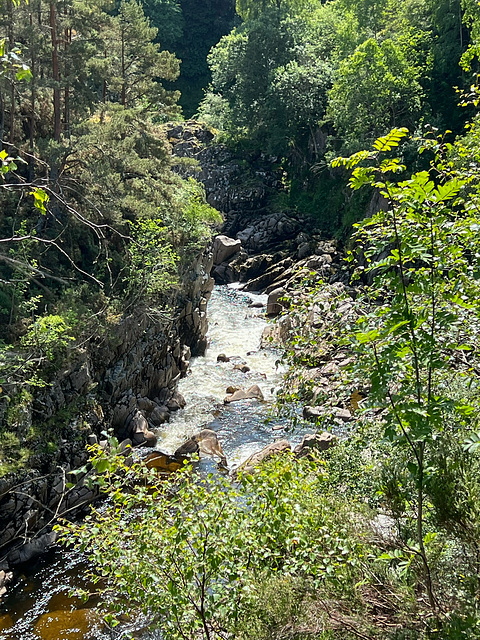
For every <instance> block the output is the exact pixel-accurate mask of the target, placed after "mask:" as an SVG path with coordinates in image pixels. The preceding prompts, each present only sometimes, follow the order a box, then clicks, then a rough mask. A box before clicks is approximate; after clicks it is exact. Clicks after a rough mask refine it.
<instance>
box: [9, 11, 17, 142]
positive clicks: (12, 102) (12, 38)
mask: <svg viewBox="0 0 480 640" xmlns="http://www.w3.org/2000/svg"><path fill="white" fill-rule="evenodd" d="M7 12H8V28H7V31H8V49H9V51H12V50H13V48H14V47H15V35H14V27H13V0H7ZM9 127H10V130H9V135H8V141H9V142H10V144H13V143H14V140H15V78H14V76H13V75H12V77H11V78H10V119H9Z"/></svg>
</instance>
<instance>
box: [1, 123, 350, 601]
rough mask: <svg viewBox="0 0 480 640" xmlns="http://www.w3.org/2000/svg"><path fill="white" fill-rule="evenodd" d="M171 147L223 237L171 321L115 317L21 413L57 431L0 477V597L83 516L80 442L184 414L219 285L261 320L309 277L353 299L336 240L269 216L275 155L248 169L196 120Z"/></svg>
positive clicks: (274, 335)
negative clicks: (192, 362) (233, 289)
mask: <svg viewBox="0 0 480 640" xmlns="http://www.w3.org/2000/svg"><path fill="white" fill-rule="evenodd" d="M168 139H169V142H170V144H171V146H172V154H173V156H174V158H175V159H176V160H175V162H177V171H178V172H179V173H181V175H182V176H183V177H188V176H189V175H191V176H194V177H195V178H196V179H197V180H199V181H200V182H202V183H203V185H204V187H205V192H206V197H207V200H208V202H209V203H210V204H211V205H213V206H214V207H215V208H217V209H218V210H219V211H221V212H222V215H223V217H224V222H223V225H222V228H221V230H220V231H221V233H220V235H218V236H216V237H215V239H214V241H213V245H212V247H211V248H210V250H207V251H206V252H204V253H200V254H199V255H198V256H197V258H196V260H195V262H194V263H193V264H192V265H191V268H190V269H189V270H188V272H187V273H186V275H185V277H184V288H183V290H182V292H181V293H180V294H179V295H178V296H177V299H176V300H175V303H174V305H173V310H172V312H171V313H170V316H169V317H163V316H162V315H160V314H156V313H155V312H151V311H150V310H148V309H142V308H139V309H135V310H134V311H133V312H132V313H128V314H124V315H123V316H122V317H119V318H114V319H112V321H111V325H110V327H109V331H108V333H106V334H105V335H103V336H94V337H92V339H91V340H90V341H89V342H88V343H86V344H85V346H84V348H83V349H81V350H79V351H77V352H76V353H75V358H74V359H72V361H71V362H70V363H69V365H68V367H66V368H64V369H63V370H62V371H61V372H60V373H59V374H58V375H57V376H56V378H55V380H54V382H53V384H52V385H51V386H48V387H46V388H45V389H42V390H40V392H39V393H36V394H35V397H34V398H32V401H31V402H28V403H26V404H25V406H24V407H22V426H19V428H21V429H23V430H24V431H27V430H28V429H29V428H30V427H31V424H32V421H33V422H35V423H36V424H40V425H42V426H43V428H44V429H52V428H54V427H53V426H54V425H55V429H56V430H57V431H59V432H60V435H59V438H58V444H57V446H56V447H55V451H39V452H35V453H34V455H33V456H32V457H31V459H30V461H29V467H30V468H29V469H28V470H27V469H25V470H24V471H22V472H20V473H15V474H9V475H6V476H4V477H2V478H0V531H2V535H1V537H0V553H3V559H2V560H1V562H0V570H1V571H2V573H0V582H1V584H0V589H4V588H5V585H6V584H7V583H8V581H9V580H10V579H11V575H12V574H11V570H12V569H14V568H15V567H16V566H18V565H21V564H23V563H25V562H27V561H29V560H30V559H31V558H33V557H35V556H37V555H38V554H39V553H41V552H42V551H43V550H45V549H46V548H48V546H49V545H51V544H53V543H54V541H55V536H54V534H53V533H52V532H51V525H52V524H53V522H54V521H55V520H56V518H58V517H59V516H63V515H66V514H68V515H69V516H72V515H74V514H75V513H80V512H81V511H82V510H83V509H84V508H85V507H86V505H88V504H89V503H90V502H91V501H92V500H94V499H95V497H96V494H95V491H94V490H93V489H91V488H89V486H88V483H87V482H85V480H86V478H87V477H88V472H87V470H86V469H85V468H84V465H85V463H86V461H87V458H88V454H87V453H86V450H85V444H94V443H99V444H100V445H101V446H106V438H107V436H106V433H107V431H108V430H109V429H111V430H113V432H114V433H115V435H116V436H117V437H118V439H119V440H123V441H125V442H126V443H127V444H132V445H133V446H154V445H155V444H156V431H157V430H160V429H162V428H164V427H162V425H165V424H166V423H168V421H169V419H170V415H171V413H172V412H175V411H177V410H178V409H180V408H183V406H184V399H183V397H182V395H181V394H179V393H178V392H177V383H178V381H179V380H180V379H181V378H182V377H183V376H185V375H186V373H187V369H188V366H189V359H190V356H191V355H199V354H202V353H203V352H204V350H205V347H206V337H205V336H206V332H207V303H208V300H209V297H210V294H211V291H212V288H213V285H214V282H216V283H217V284H220V285H222V284H230V283H233V282H239V283H240V285H239V287H240V290H243V291H245V292H259V293H264V294H266V295H267V296H268V298H267V301H266V305H265V307H263V308H262V310H261V311H260V312H263V311H265V312H266V314H267V315H268V316H270V317H274V316H277V315H278V314H279V313H280V312H281V311H282V310H283V309H284V307H285V303H284V299H285V298H286V297H288V296H295V295H300V293H299V292H300V291H301V285H302V282H303V281H304V279H305V278H306V277H309V276H310V275H311V274H317V275H318V276H321V277H322V278H323V280H324V281H325V282H326V283H327V285H328V288H329V289H328V290H329V291H330V292H335V295H337V294H338V293H340V292H343V293H344V294H345V295H346V296H348V288H347V287H346V285H345V284H344V283H345V282H346V281H347V280H348V275H347V274H346V272H345V270H344V268H343V266H342V265H343V259H342V256H341V253H340V252H339V251H338V249H337V246H336V243H335V241H333V240H330V239H324V238H323V237H322V236H321V234H320V233H319V232H318V231H317V230H316V229H315V227H314V224H313V223H312V222H311V221H308V220H306V219H301V218H299V217H298V216H297V215H296V214H295V213H294V212H291V211H275V210H272V208H271V200H272V197H273V196H274V195H275V194H276V193H278V190H279V189H281V179H280V178H281V177H280V176H278V175H277V173H276V169H275V158H267V157H263V156H260V157H257V158H249V159H248V163H246V161H245V158H241V157H240V158H239V157H238V156H236V155H235V154H234V153H233V152H231V151H230V150H229V149H227V148H226V147H224V146H223V145H219V144H216V143H215V142H214V140H213V134H212V132H211V131H210V130H209V129H208V128H207V127H205V126H203V125H199V124H198V123H195V122H187V123H184V124H181V125H175V126H172V127H170V128H169V129H168ZM256 304H257V306H258V307H262V305H263V303H262V304H260V303H256ZM335 313H336V312H335V310H334V309H333V308H331V309H329V310H328V311H326V312H325V313H322V312H320V310H319V308H317V310H316V311H314V317H312V322H313V324H314V325H315V323H316V325H317V326H318V323H319V322H320V321H322V322H325V323H328V322H330V321H331V320H332V315H334V314H335ZM320 316H321V320H320ZM291 327H292V319H291V318H290V317H289V316H288V315H286V316H285V317H282V318H281V320H280V321H279V322H278V323H277V324H275V325H273V324H271V325H269V326H268V327H267V329H266V330H265V332H264V336H263V338H262V344H263V345H264V346H268V345H269V344H271V343H272V342H274V343H276V344H277V345H280V344H281V343H282V341H283V338H284V337H285V335H286V332H287V331H288V329H289V328H291ZM332 359H333V363H332V362H331V361H332ZM342 360H345V356H344V354H332V357H330V356H329V357H328V358H326V361H325V366H324V367H323V368H322V367H319V368H317V369H316V370H315V372H314V373H312V375H313V377H315V378H316V388H317V393H316V396H315V399H317V398H319V397H320V391H318V389H320V388H321V387H322V385H323V387H324V389H325V390H329V391H331V389H332V376H334V374H335V373H336V371H338V367H341V364H342ZM328 368H329V370H328V371H327V370H326V369H328ZM333 387H335V383H333ZM247 391H248V390H247ZM234 393H235V392H234ZM237 393H238V392H237ZM247 397H248V393H247ZM332 397H333V398H334V402H333V406H334V407H335V404H336V405H339V406H336V413H337V416H336V419H337V420H339V421H340V422H341V423H343V422H344V421H348V420H349V419H350V414H349V412H348V408H347V405H348V400H345V399H343V398H342V400H339V399H336V396H335V394H333V396H332ZM315 399H314V400H315ZM312 404H315V401H313V402H312ZM6 411H7V407H4V414H6ZM315 411H316V410H312V411H311V412H310V414H309V413H308V412H309V410H308V409H305V412H306V413H305V417H307V418H310V419H312V420H313V421H315V420H316V418H318V415H317V413H315ZM342 412H343V413H342ZM312 438H313V436H312V437H310V440H311V442H310V441H309V443H306V444H305V445H304V447H303V449H299V451H306V450H307V449H308V448H309V447H310V448H315V447H317V446H318V447H319V448H320V449H322V448H324V447H325V446H331V442H330V440H328V438H323V439H321V442H320V443H317V442H316V441H315V442H314V441H313V440H312ZM327 440H328V445H327ZM280 442H284V441H280ZM269 447H270V448H268V447H267V451H266V453H265V455H266V456H267V457H268V456H269V455H271V454H272V452H273V453H276V452H277V451H283V450H286V449H287V448H288V449H290V445H289V444H288V447H287V445H286V444H282V445H279V443H276V444H274V445H272V446H270V445H269ZM254 455H256V456H257V458H259V459H260V458H261V457H262V456H261V455H260V456H259V454H254ZM302 455H303V454H302ZM255 460H256V458H255ZM256 462H258V461H257V460H256ZM256 462H255V463H256ZM248 463H249V462H248V460H247V462H246V464H248Z"/></svg>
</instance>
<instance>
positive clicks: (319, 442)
mask: <svg viewBox="0 0 480 640" xmlns="http://www.w3.org/2000/svg"><path fill="white" fill-rule="evenodd" d="M337 442H338V438H337V436H334V435H333V434H332V433H328V431H324V432H323V433H309V434H307V435H306V436H303V440H302V442H301V443H300V444H299V445H297V446H296V447H295V449H294V450H293V451H294V453H295V455H296V456H297V458H304V457H311V456H312V454H313V453H314V452H315V451H327V450H328V449H331V448H332V447H334V446H335V445H336V444H337Z"/></svg>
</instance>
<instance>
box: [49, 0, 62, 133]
mask: <svg viewBox="0 0 480 640" xmlns="http://www.w3.org/2000/svg"><path fill="white" fill-rule="evenodd" d="M50 33H51V37H52V77H53V82H54V87H53V139H54V140H55V141H56V142H60V134H61V107H60V67H59V63H58V40H57V10H56V7H55V5H54V4H53V2H51V3H50Z"/></svg>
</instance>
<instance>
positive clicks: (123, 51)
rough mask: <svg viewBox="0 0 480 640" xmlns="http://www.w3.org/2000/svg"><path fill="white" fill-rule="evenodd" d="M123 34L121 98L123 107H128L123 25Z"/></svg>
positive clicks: (122, 31) (123, 31)
mask: <svg viewBox="0 0 480 640" xmlns="http://www.w3.org/2000/svg"><path fill="white" fill-rule="evenodd" d="M121 34H122V36H121V37H122V97H121V103H122V106H124V107H125V106H126V102H127V87H126V83H127V79H126V70H125V29H124V28H123V25H122V30H121Z"/></svg>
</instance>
